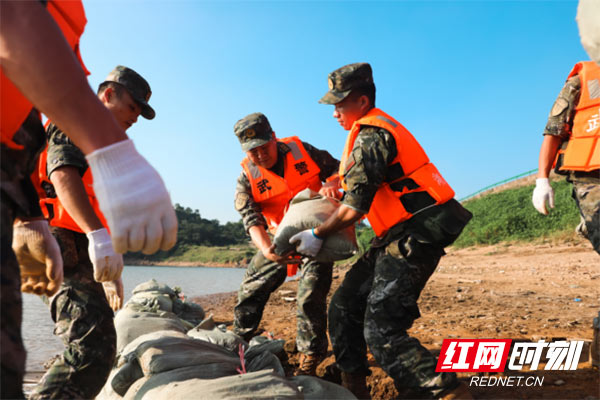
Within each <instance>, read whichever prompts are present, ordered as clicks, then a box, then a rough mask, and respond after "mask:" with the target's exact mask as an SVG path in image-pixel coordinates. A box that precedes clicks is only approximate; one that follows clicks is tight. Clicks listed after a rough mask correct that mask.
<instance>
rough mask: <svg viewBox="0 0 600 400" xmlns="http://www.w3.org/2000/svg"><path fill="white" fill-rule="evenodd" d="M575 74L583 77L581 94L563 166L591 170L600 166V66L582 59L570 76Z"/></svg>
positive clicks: (571, 169)
mask: <svg viewBox="0 0 600 400" xmlns="http://www.w3.org/2000/svg"><path fill="white" fill-rule="evenodd" d="M575 75H579V78H580V80H581V94H580V98H579V102H578V103H577V106H576V107H575V118H574V119H573V129H572V132H571V137H570V138H569V141H568V143H567V148H566V149H565V151H564V156H563V159H562V166H561V167H560V170H561V171H566V170H569V171H587V172H589V171H592V170H595V169H599V168H600V66H599V65H598V64H596V63H595V62H593V61H584V62H579V63H577V64H575V67H574V68H573V70H572V71H571V73H570V74H569V78H571V77H573V76H575Z"/></svg>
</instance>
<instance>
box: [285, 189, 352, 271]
mask: <svg viewBox="0 0 600 400" xmlns="http://www.w3.org/2000/svg"><path fill="white" fill-rule="evenodd" d="M339 206H340V202H339V201H337V200H335V199H332V198H330V197H323V196H321V195H319V194H318V193H316V192H314V191H312V190H310V189H304V190H303V191H301V192H300V193H298V194H297V195H296V196H295V197H294V198H293V199H292V201H291V202H290V205H289V208H288V210H287V212H286V213H285V215H284V216H283V219H282V220H281V223H280V224H279V226H278V227H277V232H276V233H275V238H274V239H273V243H274V244H275V253H277V254H279V255H281V254H285V253H288V252H289V251H291V250H295V245H291V244H290V243H289V240H290V238H291V237H292V236H293V235H295V234H296V233H298V232H300V231H303V230H305V229H310V228H316V227H317V226H319V225H321V224H322V223H323V222H325V220H327V218H329V217H330V216H331V215H332V214H333V213H334V212H335V211H336V210H337V209H338V208H339ZM357 251H358V245H357V244H356V234H355V232H354V226H350V227H348V228H346V229H344V230H342V231H339V232H337V233H335V234H332V235H329V236H328V237H327V238H326V239H325V241H324V242H323V246H322V247H321V250H320V251H319V253H318V254H317V256H316V257H315V260H317V261H322V262H330V261H337V260H344V259H346V258H349V257H351V256H352V255H354V254H356V252H357Z"/></svg>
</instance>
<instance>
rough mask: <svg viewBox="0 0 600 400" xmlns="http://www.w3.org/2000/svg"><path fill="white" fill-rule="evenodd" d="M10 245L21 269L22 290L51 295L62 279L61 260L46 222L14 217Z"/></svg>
mask: <svg viewBox="0 0 600 400" xmlns="http://www.w3.org/2000/svg"><path fill="white" fill-rule="evenodd" d="M12 248H13V250H14V252H15V255H16V257H17V261H18V263H19V266H20V269H21V291H22V292H25V293H34V294H37V295H42V294H45V295H47V296H52V295H54V294H55V293H56V292H57V291H58V289H59V288H60V285H61V283H62V281H63V276H64V275H63V260H62V256H61V255H60V248H59V246H58V243H57V242H56V239H54V236H52V234H51V233H50V230H49V229H48V222H47V221H46V220H32V221H17V222H16V223H15V224H14V226H13V242H12Z"/></svg>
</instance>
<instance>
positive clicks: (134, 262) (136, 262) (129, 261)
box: [125, 258, 248, 268]
mask: <svg viewBox="0 0 600 400" xmlns="http://www.w3.org/2000/svg"><path fill="white" fill-rule="evenodd" d="M125 264H126V265H128V266H132V267H148V266H155V265H158V266H161V267H194V268H197V267H210V268H246V266H247V265H248V264H247V263H246V262H244V263H242V262H237V261H236V262H233V261H230V262H214V261H202V262H198V261H172V260H164V261H153V260H144V259H135V258H126V259H125Z"/></svg>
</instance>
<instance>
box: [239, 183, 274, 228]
mask: <svg viewBox="0 0 600 400" xmlns="http://www.w3.org/2000/svg"><path fill="white" fill-rule="evenodd" d="M235 209H236V210H237V212H239V213H240V215H241V217H242V223H243V224H244V228H245V229H246V232H248V234H249V233H250V228H251V227H253V226H261V227H262V228H263V229H265V230H266V228H267V221H266V220H265V217H263V215H262V210H261V208H260V206H259V205H258V204H257V203H256V202H255V201H254V198H253V197H252V188H251V187H250V181H249V180H248V178H247V177H246V175H245V174H244V173H243V172H242V173H241V174H240V176H239V177H238V180H237V184H236V187H235Z"/></svg>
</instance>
